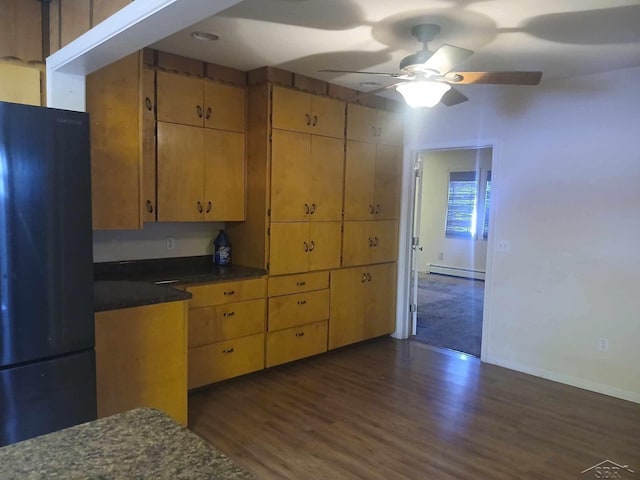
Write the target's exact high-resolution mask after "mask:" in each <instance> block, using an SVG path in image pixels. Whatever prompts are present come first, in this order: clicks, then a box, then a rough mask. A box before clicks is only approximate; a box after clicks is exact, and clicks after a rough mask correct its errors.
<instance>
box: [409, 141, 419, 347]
mask: <svg viewBox="0 0 640 480" xmlns="http://www.w3.org/2000/svg"><path fill="white" fill-rule="evenodd" d="M413 174H414V175H413V179H414V190H413V191H414V193H415V194H414V200H413V221H412V224H411V285H410V298H411V300H410V302H409V303H410V305H411V307H410V312H411V335H415V334H416V331H417V328H418V252H421V251H422V247H421V246H420V213H421V212H420V209H421V207H422V156H421V154H420V153H419V154H418V155H417V157H416V159H415V163H414V165H413Z"/></svg>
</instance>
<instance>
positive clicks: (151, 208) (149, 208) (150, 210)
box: [147, 200, 153, 213]
mask: <svg viewBox="0 0 640 480" xmlns="http://www.w3.org/2000/svg"><path fill="white" fill-rule="evenodd" d="M147 212H149V213H153V203H151V200H147Z"/></svg>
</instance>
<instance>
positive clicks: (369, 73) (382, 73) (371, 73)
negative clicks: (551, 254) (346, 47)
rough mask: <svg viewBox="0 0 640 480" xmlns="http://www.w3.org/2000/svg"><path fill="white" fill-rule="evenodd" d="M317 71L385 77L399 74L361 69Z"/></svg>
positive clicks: (395, 76)
mask: <svg viewBox="0 0 640 480" xmlns="http://www.w3.org/2000/svg"><path fill="white" fill-rule="evenodd" d="M318 72H326V73H362V74H366V75H384V76H386V77H391V78H397V77H399V76H401V74H400V73H386V72H364V71H361V70H318Z"/></svg>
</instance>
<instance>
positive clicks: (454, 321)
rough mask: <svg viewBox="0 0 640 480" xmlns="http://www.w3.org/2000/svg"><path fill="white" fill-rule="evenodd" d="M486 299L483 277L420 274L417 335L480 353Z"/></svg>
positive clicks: (435, 343) (437, 343)
mask: <svg viewBox="0 0 640 480" xmlns="http://www.w3.org/2000/svg"><path fill="white" fill-rule="evenodd" d="M483 301H484V282H483V281H481V280H471V279H467V278H458V277H449V276H446V275H436V274H420V279H419V282H418V327H417V335H416V336H415V337H414V339H415V340H418V341H420V342H423V343H427V344H429V345H432V346H434V347H441V348H450V349H452V350H457V351H459V352H464V353H468V354H471V355H475V356H476V357H479V356H480V342H481V339H482V307H483Z"/></svg>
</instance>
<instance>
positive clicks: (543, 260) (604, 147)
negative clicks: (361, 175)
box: [407, 68, 640, 402]
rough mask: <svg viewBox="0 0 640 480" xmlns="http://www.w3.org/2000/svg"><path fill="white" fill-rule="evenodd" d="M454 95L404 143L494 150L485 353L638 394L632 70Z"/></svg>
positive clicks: (639, 206) (639, 251)
mask: <svg viewBox="0 0 640 480" xmlns="http://www.w3.org/2000/svg"><path fill="white" fill-rule="evenodd" d="M464 92H465V94H466V95H468V96H469V98H470V101H469V102H467V103H466V104H462V105H458V106H456V107H452V108H449V109H447V108H446V107H437V108H436V109H434V110H431V111H429V112H427V113H424V112H415V114H414V115H413V117H412V118H411V119H410V120H409V124H413V125H414V128H413V129H412V130H411V131H410V132H408V137H407V142H408V145H407V148H409V149H412V150H414V151H417V150H422V149H425V148H430V147H432V146H434V145H437V144H442V143H447V144H451V143H456V142H460V145H468V142H469V140H473V141H475V142H476V143H477V144H482V143H491V142H492V141H495V143H496V147H497V148H498V151H497V152H496V153H497V155H496V157H495V158H496V162H495V163H494V165H493V171H492V182H493V185H492V187H493V191H492V194H494V195H493V197H494V198H493V199H492V201H493V207H494V213H493V215H494V218H493V220H494V221H493V232H492V238H490V242H489V259H488V266H487V267H488V274H489V278H488V280H489V282H487V283H488V285H487V289H488V292H487V293H488V297H487V300H488V302H487V305H485V314H486V316H485V326H486V329H485V331H484V332H483V333H484V336H485V339H484V341H485V342H486V343H485V345H486V349H485V352H483V355H484V358H485V359H486V360H487V361H488V362H489V363H495V364H498V365H503V366H507V367H510V368H514V369H517V370H521V371H525V372H529V373H534V374H537V375H540V376H544V377H548V378H552V379H555V380H559V381H563V382H566V383H569V384H573V385H577V386H581V387H584V388H588V389H592V390H595V391H600V392H603V393H607V394H611V395H615V396H618V397H621V398H627V399H630V400H634V401H637V402H640V348H639V346H640V308H639V306H640V301H639V294H638V292H639V291H640V290H639V288H640V287H639V285H640V248H639V246H640V240H639V239H640V187H639V186H638V185H639V182H640V133H639V132H640V129H639V127H638V119H639V118H640V68H634V69H626V70H620V71H615V72H609V73H603V74H596V75H589V76H583V77H576V78H571V79H566V80H554V81H548V82H544V83H543V85H541V86H539V87H509V88H507V87H484V88H473V87H471V86H470V87H469V88H467V89H465V90H464ZM501 240H508V241H509V242H510V251H509V252H496V251H495V245H496V244H497V242H498V241H501ZM602 337H604V338H608V340H609V350H608V351H604V352H603V351H599V350H598V348H597V346H598V339H600V338H602Z"/></svg>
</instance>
